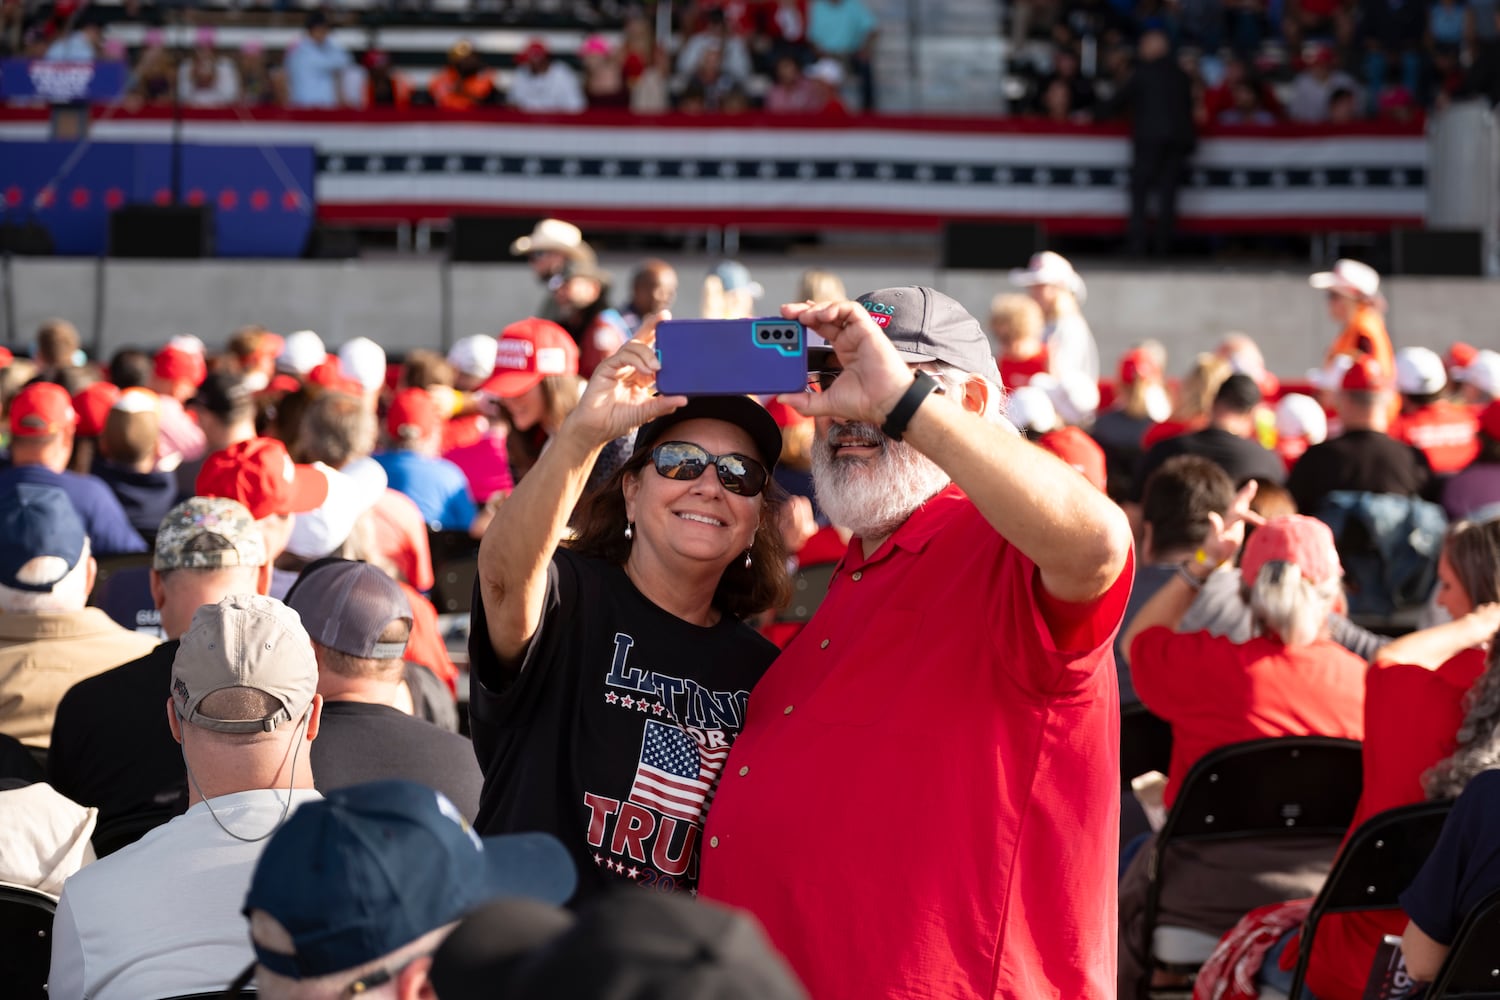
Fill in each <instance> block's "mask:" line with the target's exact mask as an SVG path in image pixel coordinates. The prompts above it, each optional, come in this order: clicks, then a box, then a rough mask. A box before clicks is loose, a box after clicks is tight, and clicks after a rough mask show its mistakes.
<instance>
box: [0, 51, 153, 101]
mask: <svg viewBox="0 0 1500 1000" xmlns="http://www.w3.org/2000/svg"><path fill="white" fill-rule="evenodd" d="M126 76H127V73H126V67H125V64H124V63H123V62H108V61H104V60H98V61H95V62H51V61H48V60H45V59H6V60H3V61H0V98H3V99H4V100H8V101H9V100H24V99H28V98H37V99H40V100H43V101H48V102H51V103H54V104H68V103H71V102H74V101H113V100H115V99H116V98H118V97H119V96H120V95H121V94H124V93H125V79H126Z"/></svg>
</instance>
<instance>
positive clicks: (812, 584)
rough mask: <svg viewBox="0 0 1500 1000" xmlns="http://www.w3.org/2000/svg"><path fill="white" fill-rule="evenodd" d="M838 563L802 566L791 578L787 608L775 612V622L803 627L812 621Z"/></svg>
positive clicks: (826, 593)
mask: <svg viewBox="0 0 1500 1000" xmlns="http://www.w3.org/2000/svg"><path fill="white" fill-rule="evenodd" d="M837 566H838V563H831V562H828V563H813V564H812V565H811V566H803V567H802V568H801V569H799V570H797V572H796V573H795V574H793V576H792V599H791V601H789V602H788V603H787V606H786V607H784V608H782V609H781V610H780V611H778V612H776V621H778V622H782V623H794V624H799V625H805V624H807V622H809V621H811V620H812V616H813V612H815V611H817V610H818V605H819V604H822V603H823V598H824V597H826V596H827V595H828V587H829V585H830V584H831V583H833V571H834V569H835V567H837Z"/></svg>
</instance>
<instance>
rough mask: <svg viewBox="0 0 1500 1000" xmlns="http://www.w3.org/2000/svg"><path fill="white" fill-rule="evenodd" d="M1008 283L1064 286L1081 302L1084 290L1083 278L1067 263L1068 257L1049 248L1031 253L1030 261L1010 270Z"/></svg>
mask: <svg viewBox="0 0 1500 1000" xmlns="http://www.w3.org/2000/svg"><path fill="white" fill-rule="evenodd" d="M1010 283H1011V284H1013V285H1021V286H1022V287H1027V286H1030V285H1057V286H1059V287H1061V288H1066V289H1067V290H1068V291H1070V292H1072V293H1073V295H1074V296H1076V297H1077V298H1078V300H1079V301H1080V302H1081V301H1083V298H1084V295H1085V294H1086V290H1085V288H1084V287H1083V279H1082V278H1080V277H1079V276H1078V272H1077V271H1075V270H1073V265H1072V264H1070V263H1068V258H1066V257H1064V256H1063V255H1062V254H1060V253H1053V252H1052V251H1051V250H1044V251H1042V252H1041V253H1035V254H1032V255H1031V261H1030V263H1028V264H1027V265H1026V266H1025V267H1018V268H1015V269H1013V270H1012V271H1011V272H1010Z"/></svg>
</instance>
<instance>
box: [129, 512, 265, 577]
mask: <svg viewBox="0 0 1500 1000" xmlns="http://www.w3.org/2000/svg"><path fill="white" fill-rule="evenodd" d="M265 564H266V541H265V538H264V536H262V535H261V533H260V525H258V524H256V523H255V518H253V517H251V516H250V511H249V510H247V509H246V508H245V506H244V505H243V504H241V503H240V502H239V501H237V500H230V499H228V498H226V497H191V498H189V499H187V500H184V501H183V502H182V503H180V504H178V505H177V506H176V507H173V508H172V509H171V510H169V511H167V516H166V517H164V518H162V521H161V529H160V530H159V531H158V532H157V533H156V555H155V556H154V557H153V558H152V561H151V565H152V566H153V567H154V568H155V569H156V570H157V571H158V572H161V571H164V570H171V569H225V568H228V567H232V566H264V565H265Z"/></svg>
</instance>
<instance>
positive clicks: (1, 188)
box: [0, 142, 316, 257]
mask: <svg viewBox="0 0 1500 1000" xmlns="http://www.w3.org/2000/svg"><path fill="white" fill-rule="evenodd" d="M77 150H78V144H77V143H75V142H0V208H3V215H0V218H3V219H4V221H9V222H18V223H20V222H31V221H34V222H37V223H40V224H41V225H42V226H43V227H45V228H46V229H47V231H48V232H49V233H50V234H51V235H52V240H53V244H54V245H55V247H56V249H57V252H58V253H60V254H83V255H87V254H101V253H104V252H105V251H106V249H107V247H108V244H109V213H110V212H111V211H112V210H114V209H116V208H120V207H123V206H125V205H170V204H171V203H172V146H171V144H170V143H94V144H92V145H89V146H88V147H87V148H86V149H85V150H84V151H83V153H82V155H81V156H79V157H78V159H77V161H76V162H74V163H73V165H72V167H71V168H70V169H68V170H67V172H66V173H63V169H64V167H65V166H66V165H67V163H68V160H69V158H70V157H72V156H74V155H75V153H76V152H77ZM181 154H182V171H181V182H180V184H179V187H180V199H181V202H182V203H183V204H188V205H205V204H206V205H211V206H213V209H214V230H215V232H214V239H215V243H214V246H215V255H216V256H219V257H296V256H299V255H300V254H301V253H302V248H303V246H304V244H305V243H306V241H307V235H308V233H309V231H311V229H312V225H313V219H314V214H315V209H316V206H315V205H313V204H312V203H311V200H310V199H311V198H312V194H313V181H314V175H315V170H316V157H315V153H314V149H313V147H312V146H224V145H196V144H184V145H183V146H182V147H181ZM59 175H61V176H59Z"/></svg>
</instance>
